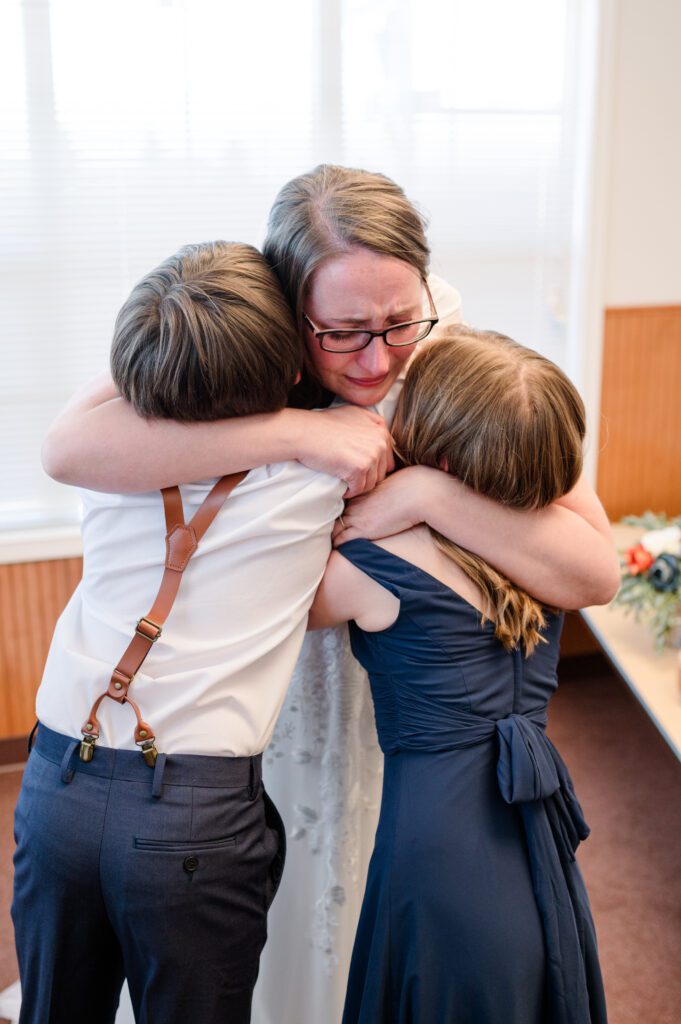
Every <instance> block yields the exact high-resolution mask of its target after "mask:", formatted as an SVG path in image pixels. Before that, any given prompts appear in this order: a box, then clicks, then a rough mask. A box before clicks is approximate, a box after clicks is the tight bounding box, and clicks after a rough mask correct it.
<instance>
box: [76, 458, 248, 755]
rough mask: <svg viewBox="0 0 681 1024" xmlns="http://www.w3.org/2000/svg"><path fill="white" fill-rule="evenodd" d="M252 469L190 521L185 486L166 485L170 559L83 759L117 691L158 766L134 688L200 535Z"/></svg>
mask: <svg viewBox="0 0 681 1024" xmlns="http://www.w3.org/2000/svg"><path fill="white" fill-rule="evenodd" d="M245 476H246V473H232V474H231V475H230V476H223V477H222V478H221V479H220V480H218V482H217V483H216V484H215V486H214V487H213V489H212V490H211V491H210V493H209V494H208V496H207V497H206V499H205V501H204V502H203V504H202V505H201V506H200V508H199V509H198V510H197V512H196V513H195V514H194V516H193V518H192V519H191V521H190V522H189V523H185V521H184V511H183V508H182V496H181V494H180V489H179V487H165V488H164V489H163V490H162V491H161V494H162V496H163V508H164V511H165V517H166V560H165V568H164V570H163V578H162V580H161V586H160V587H159V591H158V594H157V595H156V600H155V601H154V603H153V605H152V607H151V611H150V612H148V614H147V615H143V616H142V618H141V619H140V620H139V622H138V623H137V626H136V628H135V635H134V636H133V638H132V640H131V641H130V643H129V644H128V647H127V648H126V650H125V653H124V654H123V657H122V658H121V660H120V661H119V662H118V664H117V665H116V667H115V669H114V670H113V672H112V674H111V679H110V681H109V686H108V689H106V690H105V691H104V693H102V694H101V695H100V696H99V697H98V698H97V700H96V701H95V703H94V704H93V706H92V710H91V711H90V714H89V715H88V717H87V719H86V721H85V722H84V723H83V727H82V733H83V740H82V743H81V745H80V759H81V761H91V760H92V757H93V754H94V749H95V743H96V741H97V740H98V739H99V721H98V720H97V711H98V709H99V705H100V704H101V703H102V701H103V700H104V698H105V697H111V699H112V700H115V701H117V702H118V703H119V704H129V705H130V707H131V708H132V709H133V711H134V712H135V717H136V719H137V725H136V726H135V743H136V744H137V745H138V746H139V747H140V748H141V750H142V754H143V755H144V760H145V761H146V762H147V764H148V765H149V766H150V767H152V768H153V766H154V763H155V761H156V756H157V753H158V752H157V750H156V737H155V736H154V731H153V729H152V727H151V726H150V725H149V723H148V722H145V721H144V720H143V718H142V715H141V713H140V709H139V708H138V706H137V704H136V703H135V702H134V701H133V700H131V699H130V697H129V695H128V690H129V688H130V684H131V683H132V681H133V679H134V678H135V675H136V674H137V672H138V671H139V669H140V667H141V665H142V663H143V662H144V659H145V658H146V656H147V655H148V653H149V651H150V650H151V648H152V645H153V644H155V643H156V641H157V640H158V638H159V637H160V635H161V633H162V631H163V626H164V624H165V621H166V619H167V618H168V615H169V614H170V610H171V608H172V607H173V603H174V601H175V598H176V597H177V592H178V590H179V588H180V583H181V581H182V573H183V572H184V570H185V569H186V568H187V565H188V564H189V560H190V558H191V557H192V555H193V554H194V552H195V551H196V549H197V547H198V545H199V541H200V540H201V538H202V537H203V535H204V533H205V532H206V530H207V529H208V527H209V526H210V524H211V523H212V522H213V520H214V519H215V517H216V516H217V514H218V512H219V511H220V509H221V508H222V506H223V505H224V503H225V501H226V500H227V498H228V497H229V495H230V494H231V492H232V491H233V490H234V488H235V487H236V486H237V484H239V483H240V482H241V481H242V480H243V479H244V477H245Z"/></svg>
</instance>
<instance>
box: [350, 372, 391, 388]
mask: <svg viewBox="0 0 681 1024" xmlns="http://www.w3.org/2000/svg"><path fill="white" fill-rule="evenodd" d="M387 376H388V374H387V373H384V374H382V376H380V377H348V378H347V379H348V380H349V381H350V383H351V384H357V386H358V387H360V388H375V387H377V386H378V385H379V384H382V383H383V381H384V380H385V379H386V378H387Z"/></svg>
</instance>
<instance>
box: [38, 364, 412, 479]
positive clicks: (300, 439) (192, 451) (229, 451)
mask: <svg viewBox="0 0 681 1024" xmlns="http://www.w3.org/2000/svg"><path fill="white" fill-rule="evenodd" d="M42 456H43V467H44V469H45V472H46V473H48V474H49V476H52V477H54V478H55V479H56V480H60V481H61V482H62V483H66V484H75V485H78V486H81V487H90V488H92V489H93V490H100V491H112V492H119V493H126V492H133V491H146V490H153V489H156V488H159V487H167V486H169V485H171V484H174V483H184V482H189V481H192V480H203V479H206V478H210V477H215V476H221V475H223V474H225V473H234V472H238V471H240V470H242V469H251V468H253V467H254V466H263V465H266V464H267V463H271V462H282V461H285V460H287V459H298V460H299V461H300V462H302V463H304V464H305V465H306V466H308V467H309V468H310V469H316V470H319V471H320V472H325V473H329V474H330V475H331V476H337V477H339V478H340V479H342V480H346V481H347V483H348V492H347V494H348V497H353V496H354V495H356V494H361V493H362V492H363V491H365V490H370V489H371V488H372V487H374V486H375V485H376V483H377V482H378V481H380V480H382V479H383V477H384V476H385V474H386V473H387V472H390V470H391V469H392V468H393V458H392V446H391V442H390V435H389V433H388V431H387V428H386V426H385V423H384V422H383V420H382V419H381V417H380V416H377V415H376V414H375V413H373V412H369V411H368V410H365V409H357V408H355V407H352V406H345V407H342V408H339V409H329V410H324V411H323V412H308V411H306V410H304V409H282V410H281V411H280V412H274V413H263V414H260V415H256V416H245V417H243V418H239V419H228V420H215V421H213V422H209V423H208V422H202V423H178V422H177V421H175V420H161V419H143V418H142V417H141V416H138V415H137V413H136V412H135V410H134V409H133V408H132V406H131V405H129V404H128V402H126V401H125V400H124V399H122V398H121V397H120V396H119V395H118V393H117V391H116V389H115V386H114V384H113V381H112V380H111V377H110V376H109V375H108V374H104V375H102V376H101V377H99V378H97V380H95V381H93V382H92V383H91V384H89V385H87V386H86V387H85V388H84V389H83V390H82V391H80V392H79V393H78V394H77V395H76V396H75V397H74V398H73V399H72V400H71V401H70V402H69V404H68V405H67V406H66V407H65V408H64V410H63V411H62V412H61V413H60V414H59V416H58V417H57V419H56V420H55V421H54V423H53V424H52V426H51V427H50V430H49V432H48V435H47V437H46V439H45V442H44V444H43V451H42Z"/></svg>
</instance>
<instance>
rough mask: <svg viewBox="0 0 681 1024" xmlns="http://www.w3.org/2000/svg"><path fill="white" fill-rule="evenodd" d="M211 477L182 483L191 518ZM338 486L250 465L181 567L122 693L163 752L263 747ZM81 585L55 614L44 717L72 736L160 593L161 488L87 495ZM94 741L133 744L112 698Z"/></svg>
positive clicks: (124, 710)
mask: <svg viewBox="0 0 681 1024" xmlns="http://www.w3.org/2000/svg"><path fill="white" fill-rule="evenodd" d="M213 483H214V481H204V482H202V483H197V484H190V485H187V486H183V487H182V488H181V491H182V497H183V500H184V507H185V519H186V520H187V521H188V520H189V519H190V518H191V516H192V515H193V514H194V512H195V511H196V509H197V508H198V506H199V505H200V504H201V502H202V501H203V499H204V498H205V497H206V495H207V493H208V491H209V490H210V487H211V486H212V484H213ZM344 489H345V484H344V483H343V482H341V481H339V480H337V479H336V478H335V477H330V476H326V475H325V474H322V473H316V472H313V471H312V470H309V469H306V468H305V467H304V466H302V465H301V464H299V463H297V462H285V463H279V464H277V465H272V466H265V467H262V468H260V469H256V470H253V471H252V472H251V473H249V474H248V476H247V477H246V479H245V480H244V481H243V482H242V483H241V484H239V486H238V487H237V488H236V489H235V490H234V491H233V492H232V494H231V495H230V496H229V498H228V499H227V501H226V502H225V505H224V506H223V508H222V510H221V511H220V513H219V514H218V516H217V518H216V519H215V521H214V522H213V523H212V524H211V526H210V528H209V529H208V531H207V533H206V534H205V536H204V537H203V538H202V540H201V542H200V544H199V547H198V550H197V551H196V552H195V554H194V556H193V557H192V559H191V561H190V563H189V565H188V567H187V569H186V570H185V572H184V574H183V578H182V582H181V585H180V590H179V593H178V596H177V599H176V601H175V604H174V605H173V608H172V610H171V612H170V615H169V617H168V620H167V622H166V625H165V627H164V629H163V635H162V636H161V638H160V639H159V640H158V642H157V643H156V644H154V646H153V647H152V649H151V651H150V653H149V655H148V657H147V659H146V661H145V662H144V664H143V665H142V668H141V669H140V671H139V673H138V674H137V676H136V677H135V680H134V681H133V683H132V685H131V687H130V696H131V698H132V699H133V700H134V701H135V702H136V703H137V704H139V707H140V711H141V713H142V717H143V718H144V719H145V720H146V721H148V722H149V723H150V725H151V726H152V727H153V728H154V730H155V733H156V738H157V746H158V749H159V751H164V752H166V753H185V754H216V755H227V756H230V755H231V756H242V755H249V754H255V753H259V752H260V751H262V750H263V749H264V748H265V746H266V745H267V743H268V742H269V740H270V737H271V735H272V731H273V729H274V724H275V721H276V718H277V715H278V714H279V710H280V708H281V705H282V702H283V700H284V696H285V694H286V689H287V687H288V684H289V680H290V677H291V673H292V671H293V667H294V665H295V661H296V658H297V657H298V653H299V651H300V646H301V644H302V641H303V637H304V635H305V627H306V623H307V613H308V610H309V608H310V604H311V603H312V599H313V597H314V593H315V590H316V588H317V586H318V584H319V581H320V579H321V576H322V573H323V571H324V566H325V565H326V560H327V558H328V555H329V551H330V547H331V542H330V534H331V528H332V525H333V521H334V519H335V518H336V517H337V516H338V515H339V514H340V512H341V510H342V506H343V501H342V495H343V491H344ZM81 494H82V500H83V522H82V531H83V552H84V556H83V559H84V560H83V579H82V581H81V583H80V584H79V585H78V587H77V588H76V591H75V593H74V594H73V597H72V598H71V600H70V601H69V603H68V605H67V606H66V608H65V610H64V612H63V613H62V615H61V617H60V619H59V621H58V623H57V626H56V629H55V633H54V637H53V639H52V645H51V647H50V652H49V655H48V658H47V664H46V666H45V671H44V675H43V679H42V683H41V686H40V689H39V691H38V696H37V705H36V709H37V714H38V718H39V720H40V721H41V722H43V723H44V724H45V725H47V726H49V727H50V728H51V729H54V730H56V731H57V732H60V733H64V734H66V735H68V736H73V737H78V736H80V733H81V726H82V724H83V722H84V721H85V719H86V717H87V715H88V713H89V711H90V708H91V706H92V704H93V702H94V700H95V699H96V697H97V696H98V695H99V694H100V693H102V692H103V691H104V690H105V689H106V688H107V686H108V682H109V679H110V677H111V672H112V670H113V668H114V667H115V665H116V664H117V662H118V660H119V658H120V657H121V655H122V653H123V651H124V650H125V648H126V647H127V645H128V643H129V641H130V639H131V638H132V636H133V633H134V629H135V624H136V622H137V620H138V619H139V618H140V616H142V615H145V614H147V612H148V611H149V610H150V608H151V606H152V604H153V601H154V598H155V596H156V594H157V592H158V588H159V585H160V582H161V577H162V574H163V564H164V558H165V519H164V513H163V503H162V498H161V494H160V492H159V491H153V492H151V493H148V494H136V495H119V494H101V493H96V492H93V491H82V492H81ZM98 717H99V721H100V723H101V737H100V740H99V743H100V744H101V745H102V746H107V747H117V748H126V749H134V748H135V743H134V739H133V730H134V726H135V717H134V714H133V711H132V709H131V708H130V707H128V706H127V705H119V704H117V703H116V702H115V701H113V700H110V699H109V698H108V697H107V698H105V700H104V701H103V702H102V704H101V705H100V708H99V714H98Z"/></svg>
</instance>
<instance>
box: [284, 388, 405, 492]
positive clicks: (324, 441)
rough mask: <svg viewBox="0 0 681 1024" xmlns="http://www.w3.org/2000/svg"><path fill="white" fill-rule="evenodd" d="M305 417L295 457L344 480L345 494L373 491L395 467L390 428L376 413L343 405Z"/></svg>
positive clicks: (307, 414)
mask: <svg viewBox="0 0 681 1024" xmlns="http://www.w3.org/2000/svg"><path fill="white" fill-rule="evenodd" d="M303 417H304V419H303V420H302V423H301V433H300V439H299V442H298V443H297V444H296V446H295V447H296V448H297V455H296V456H295V457H296V458H297V459H298V461H299V462H302V463H303V465H305V466H307V467H308V468H309V469H316V470H318V471H320V472H322V473H328V474H329V475H330V476H337V477H339V478H340V479H341V480H345V481H346V483H347V485H348V489H347V491H346V492H345V497H346V498H354V497H355V496H356V495H358V494H363V493H365V492H367V491H372V490H373V489H374V488H375V487H376V485H377V484H379V483H380V482H381V480H383V479H384V477H385V476H386V474H387V473H390V472H392V470H393V469H394V468H395V463H394V459H393V449H392V440H391V438H390V432H389V431H388V428H387V427H386V425H385V421H384V420H383V418H382V417H381V416H379V415H378V414H377V413H375V412H371V411H370V410H368V409H360V408H358V407H357V406H354V405H344V406H340V407H339V408H335V409H326V410H324V411H323V412H305V413H303ZM312 417H314V420H312Z"/></svg>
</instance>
